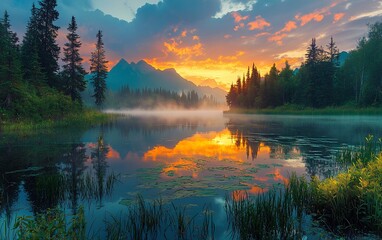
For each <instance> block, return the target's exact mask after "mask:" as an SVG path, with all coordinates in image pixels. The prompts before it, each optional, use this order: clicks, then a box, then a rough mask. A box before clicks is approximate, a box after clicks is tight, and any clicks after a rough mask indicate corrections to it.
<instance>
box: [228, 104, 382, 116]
mask: <svg viewBox="0 0 382 240" xmlns="http://www.w3.org/2000/svg"><path fill="white" fill-rule="evenodd" d="M223 114H224V115H227V114H248V115H256V114H265V115H312V116H319V115H335V116H348V115H349V116H351V115H370V116H377V115H382V108H378V107H367V108H354V107H353V108H352V107H328V108H322V109H314V108H295V107H288V106H284V107H277V108H272V109H271V108H267V109H231V110H227V111H223Z"/></svg>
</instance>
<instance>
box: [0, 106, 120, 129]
mask: <svg viewBox="0 0 382 240" xmlns="http://www.w3.org/2000/svg"><path fill="white" fill-rule="evenodd" d="M113 118H114V114H110V113H104V112H101V111H98V110H94V109H84V110H83V111H82V112H79V113H72V114H69V115H66V116H64V117H63V118H61V119H58V120H53V119H43V120H41V121H35V120H30V119H23V120H20V121H14V122H11V121H9V122H2V123H0V129H1V130H2V131H3V132H6V133H9V132H13V131H33V130H42V129H47V130H50V129H55V128H68V127H76V128H80V127H83V126H87V127H88V126H93V125H97V124H100V123H105V122H108V121H110V120H112V119H113Z"/></svg>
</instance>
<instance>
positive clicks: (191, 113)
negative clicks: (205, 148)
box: [104, 108, 223, 118]
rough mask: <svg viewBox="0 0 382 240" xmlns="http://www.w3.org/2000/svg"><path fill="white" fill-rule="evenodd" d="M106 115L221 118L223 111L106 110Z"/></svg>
mask: <svg viewBox="0 0 382 240" xmlns="http://www.w3.org/2000/svg"><path fill="white" fill-rule="evenodd" d="M104 112H105V113H112V114H121V115H126V116H155V117H166V118H167V117H182V118H183V117H187V118H195V117H208V118H210V117H221V116H223V110H222V109H163V108H159V109H106V110H104Z"/></svg>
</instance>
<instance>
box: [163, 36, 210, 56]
mask: <svg viewBox="0 0 382 240" xmlns="http://www.w3.org/2000/svg"><path fill="white" fill-rule="evenodd" d="M181 43H182V42H181V41H179V42H178V41H176V39H174V38H171V39H170V41H169V42H164V43H163V46H164V47H165V48H166V50H165V51H166V52H167V53H169V52H172V53H174V54H175V55H177V56H179V57H181V58H190V57H192V56H200V55H203V46H202V44H201V43H197V44H195V45H191V46H186V47H182V46H180V45H181Z"/></svg>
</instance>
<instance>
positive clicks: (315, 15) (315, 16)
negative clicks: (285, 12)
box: [295, 12, 324, 26]
mask: <svg viewBox="0 0 382 240" xmlns="http://www.w3.org/2000/svg"><path fill="white" fill-rule="evenodd" d="M295 18H296V19H297V20H299V21H301V24H300V25H301V26H304V25H306V24H307V23H309V22H311V21H313V20H315V21H316V22H321V21H322V20H323V19H324V15H322V14H321V13H320V12H312V13H308V14H305V15H302V16H300V15H296V16H295Z"/></svg>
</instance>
